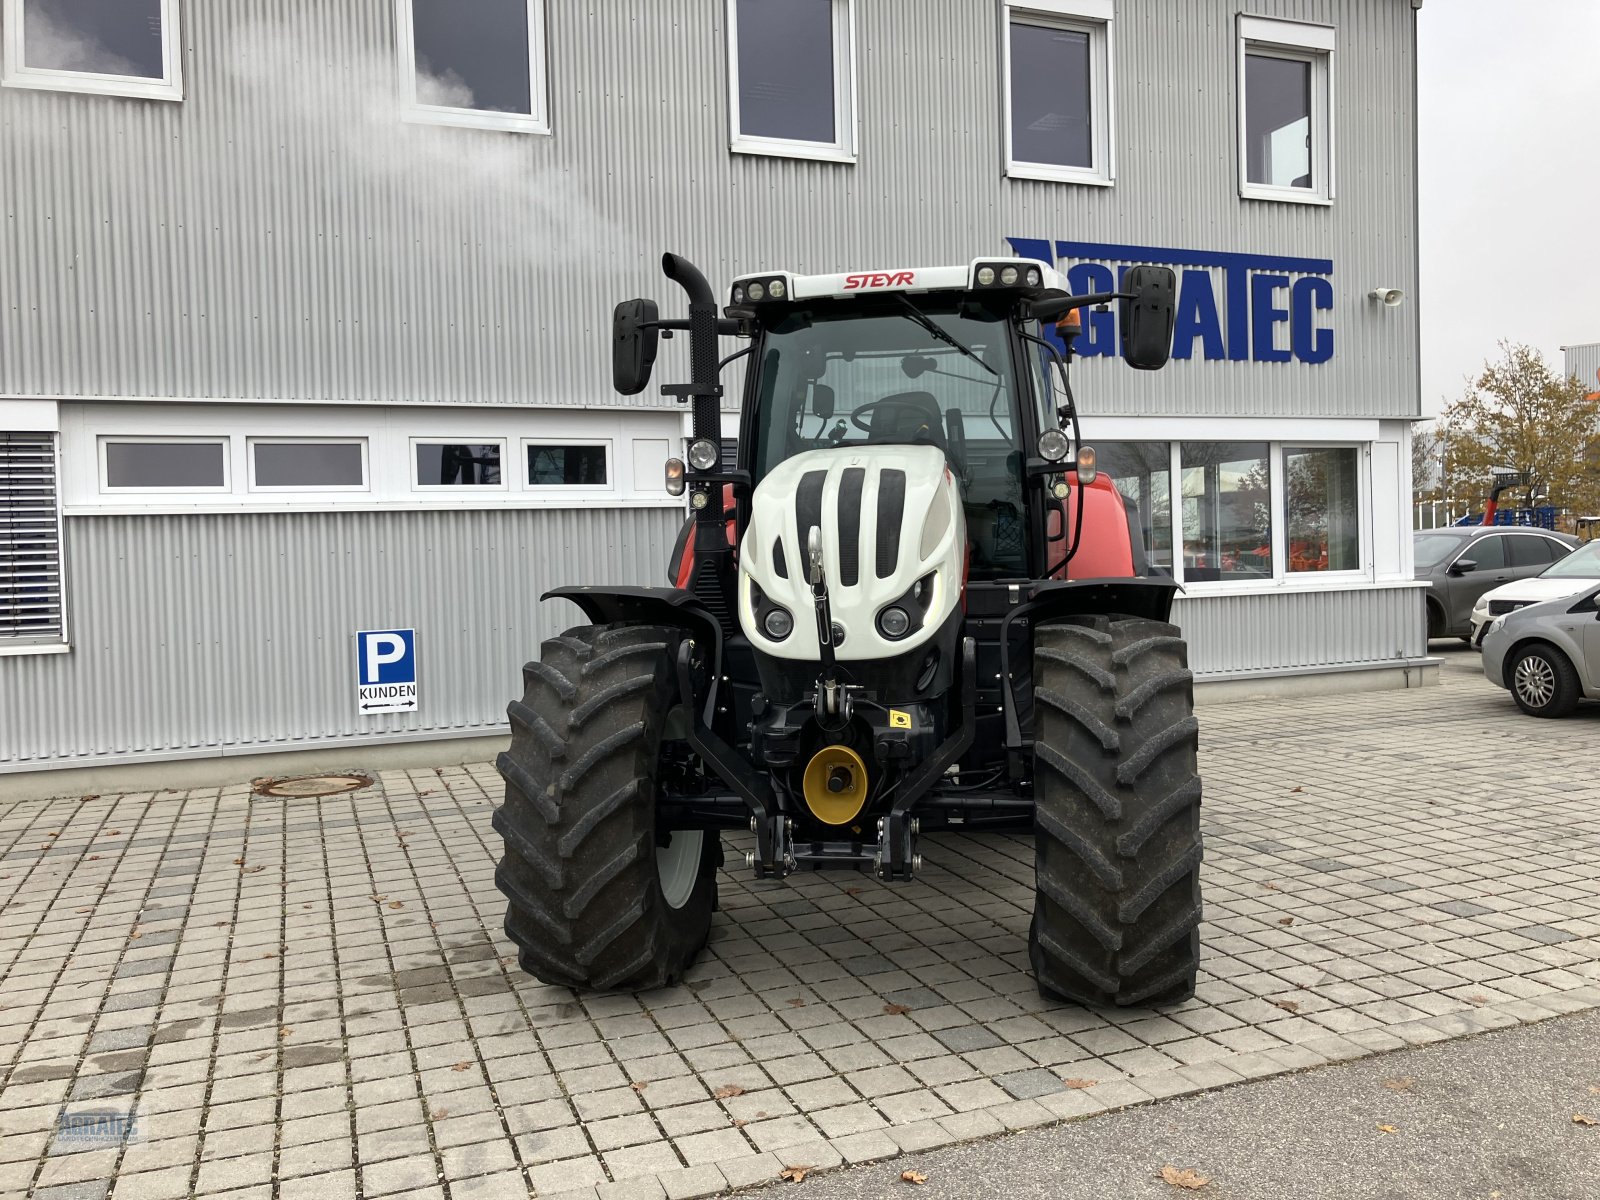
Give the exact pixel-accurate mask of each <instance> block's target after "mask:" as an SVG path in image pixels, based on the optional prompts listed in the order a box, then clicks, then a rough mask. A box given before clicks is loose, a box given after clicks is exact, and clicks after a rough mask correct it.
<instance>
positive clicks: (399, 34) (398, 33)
mask: <svg viewBox="0 0 1600 1200" xmlns="http://www.w3.org/2000/svg"><path fill="white" fill-rule="evenodd" d="M526 3H527V6H528V75H529V79H528V96H529V107H531V108H532V109H533V112H531V113H501V112H485V111H484V110H482V109H477V108H450V107H447V106H445V105H439V104H423V103H421V102H420V101H419V100H418V99H417V36H416V24H415V22H414V20H413V15H414V14H413V10H412V7H411V0H395V6H394V11H395V47H396V50H397V51H398V53H399V59H400V61H399V64H398V66H399V70H400V98H401V101H402V102H403V103H404V105H405V108H404V110H403V112H402V117H403V118H404V119H405V120H407V121H412V122H416V123H418V124H422V125H455V126H459V127H461V128H465V129H498V130H501V131H502V132H506V133H539V134H548V133H550V60H549V57H548V55H547V51H546V38H545V14H544V5H545V0H526Z"/></svg>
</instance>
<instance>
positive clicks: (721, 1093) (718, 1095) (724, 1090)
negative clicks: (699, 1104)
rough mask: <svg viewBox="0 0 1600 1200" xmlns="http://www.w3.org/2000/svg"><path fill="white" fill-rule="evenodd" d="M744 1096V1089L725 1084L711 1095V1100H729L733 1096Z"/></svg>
mask: <svg viewBox="0 0 1600 1200" xmlns="http://www.w3.org/2000/svg"><path fill="white" fill-rule="evenodd" d="M742 1095H744V1089H743V1088H742V1087H740V1086H739V1085H738V1084H737V1083H725V1084H723V1085H722V1086H721V1087H719V1088H718V1089H717V1090H716V1091H714V1092H712V1093H711V1098H712V1099H713V1100H731V1099H733V1097H735V1096H742Z"/></svg>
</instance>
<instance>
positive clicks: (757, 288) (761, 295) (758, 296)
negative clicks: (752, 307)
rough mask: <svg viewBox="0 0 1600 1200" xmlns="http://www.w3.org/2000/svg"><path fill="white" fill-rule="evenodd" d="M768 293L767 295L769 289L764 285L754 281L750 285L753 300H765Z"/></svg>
mask: <svg viewBox="0 0 1600 1200" xmlns="http://www.w3.org/2000/svg"><path fill="white" fill-rule="evenodd" d="M766 295H767V289H766V288H764V287H762V286H761V285H760V284H759V283H752V284H751V285H750V299H752V300H764V299H765V298H766Z"/></svg>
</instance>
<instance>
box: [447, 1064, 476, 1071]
mask: <svg viewBox="0 0 1600 1200" xmlns="http://www.w3.org/2000/svg"><path fill="white" fill-rule="evenodd" d="M470 1066H472V1064H471V1063H469V1062H458V1063H456V1064H455V1065H454V1066H452V1067H451V1068H450V1069H451V1070H452V1071H465V1070H466V1069H467V1068H469V1067H470Z"/></svg>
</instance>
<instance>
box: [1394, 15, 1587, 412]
mask: <svg viewBox="0 0 1600 1200" xmlns="http://www.w3.org/2000/svg"><path fill="white" fill-rule="evenodd" d="M1418 17H1419V19H1418V37H1419V40H1420V43H1421V47H1420V51H1419V69H1420V78H1419V87H1420V90H1421V114H1420V119H1421V127H1422V128H1421V147H1420V158H1421V180H1420V189H1421V209H1422V211H1421V223H1422V239H1421V254H1422V296H1421V317H1422V411H1423V414H1424V415H1426V416H1435V415H1437V414H1438V412H1439V409H1440V408H1441V407H1442V406H1443V404H1444V403H1445V401H1446V400H1447V399H1450V398H1453V397H1455V396H1457V395H1459V394H1460V393H1461V391H1462V390H1463V383H1462V380H1463V377H1464V376H1467V375H1469V374H1471V373H1473V372H1474V371H1475V370H1476V369H1478V368H1479V367H1481V366H1482V364H1483V361H1484V359H1485V358H1488V357H1491V356H1493V355H1494V354H1495V343H1496V342H1497V341H1498V340H1499V339H1501V338H1509V339H1510V340H1512V341H1517V342H1527V343H1528V344H1529V345H1531V346H1534V347H1536V348H1537V349H1539V350H1541V351H1543V352H1544V354H1545V355H1546V357H1547V358H1548V359H1549V360H1550V363H1551V365H1552V366H1553V367H1555V368H1556V369H1557V370H1560V369H1561V359H1562V355H1561V351H1560V347H1562V346H1564V345H1570V344H1577V343H1581V342H1600V0H1518V2H1517V3H1513V4H1507V3H1505V2H1504V0H1427V2H1426V4H1424V6H1423V9H1422V12H1421V13H1420V14H1418Z"/></svg>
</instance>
